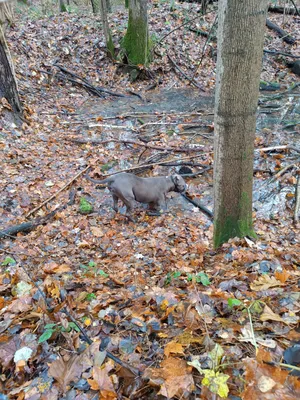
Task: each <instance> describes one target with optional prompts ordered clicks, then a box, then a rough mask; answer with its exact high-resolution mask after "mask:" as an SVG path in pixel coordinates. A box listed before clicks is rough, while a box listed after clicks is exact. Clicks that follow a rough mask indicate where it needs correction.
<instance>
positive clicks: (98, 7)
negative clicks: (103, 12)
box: [91, 0, 101, 15]
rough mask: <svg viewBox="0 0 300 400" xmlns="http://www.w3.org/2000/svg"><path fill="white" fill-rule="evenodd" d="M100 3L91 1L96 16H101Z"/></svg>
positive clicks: (95, 0)
mask: <svg viewBox="0 0 300 400" xmlns="http://www.w3.org/2000/svg"><path fill="white" fill-rule="evenodd" d="M100 1H101V0H91V3H92V9H93V14H94V15H97V14H100Z"/></svg>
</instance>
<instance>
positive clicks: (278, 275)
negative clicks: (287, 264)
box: [275, 269, 291, 283]
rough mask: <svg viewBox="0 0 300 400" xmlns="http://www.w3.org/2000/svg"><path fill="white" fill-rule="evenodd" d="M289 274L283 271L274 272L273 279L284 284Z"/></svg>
mask: <svg viewBox="0 0 300 400" xmlns="http://www.w3.org/2000/svg"><path fill="white" fill-rule="evenodd" d="M290 276H291V274H290V273H289V272H288V271H287V270H285V269H284V270H283V271H282V272H279V271H276V272H275V278H276V279H278V280H279V281H280V282H282V283H285V282H286V281H287V280H288V279H289V277H290Z"/></svg>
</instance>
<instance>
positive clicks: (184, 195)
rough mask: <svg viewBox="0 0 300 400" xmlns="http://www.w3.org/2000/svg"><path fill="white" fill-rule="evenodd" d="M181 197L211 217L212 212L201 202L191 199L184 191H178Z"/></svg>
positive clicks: (212, 215)
mask: <svg viewBox="0 0 300 400" xmlns="http://www.w3.org/2000/svg"><path fill="white" fill-rule="evenodd" d="M180 194H181V196H182V197H183V198H185V199H186V200H187V201H188V202H189V203H192V204H193V205H194V206H195V207H198V208H199V210H200V211H202V212H203V213H204V214H205V215H206V216H207V217H209V218H210V219H213V217H214V214H213V212H212V211H210V210H209V209H208V208H206V207H205V206H204V205H203V204H201V203H199V202H196V201H194V200H192V199H191V198H190V197H189V196H187V195H186V194H185V193H180Z"/></svg>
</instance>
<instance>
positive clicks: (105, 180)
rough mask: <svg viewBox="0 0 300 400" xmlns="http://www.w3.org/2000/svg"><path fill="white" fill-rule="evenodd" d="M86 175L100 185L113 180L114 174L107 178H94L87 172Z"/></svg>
mask: <svg viewBox="0 0 300 400" xmlns="http://www.w3.org/2000/svg"><path fill="white" fill-rule="evenodd" d="M84 177H85V178H86V179H87V180H88V181H91V182H93V183H97V184H98V185H105V184H106V183H110V182H112V181H113V176H109V177H108V178H106V179H94V178H91V177H90V176H89V175H88V174H85V175H84Z"/></svg>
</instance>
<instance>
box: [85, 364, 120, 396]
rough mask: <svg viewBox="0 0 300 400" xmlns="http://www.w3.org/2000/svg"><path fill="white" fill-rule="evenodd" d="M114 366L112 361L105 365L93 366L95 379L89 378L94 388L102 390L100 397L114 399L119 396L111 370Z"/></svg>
mask: <svg viewBox="0 0 300 400" xmlns="http://www.w3.org/2000/svg"><path fill="white" fill-rule="evenodd" d="M112 368H113V365H112V363H111V362H107V363H106V364H104V365H103V366H101V367H99V366H94V367H93V379H88V382H89V384H90V385H91V388H92V390H100V395H101V397H100V399H103V400H104V399H105V400H113V399H116V398H117V393H116V392H115V388H114V385H113V382H112V377H111V376H109V372H110V371H111V369H112Z"/></svg>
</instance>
